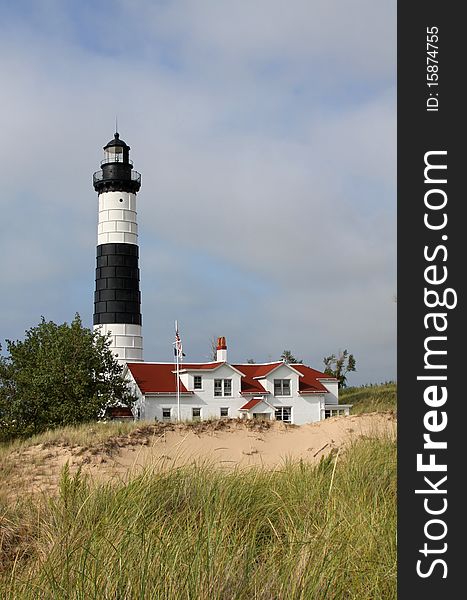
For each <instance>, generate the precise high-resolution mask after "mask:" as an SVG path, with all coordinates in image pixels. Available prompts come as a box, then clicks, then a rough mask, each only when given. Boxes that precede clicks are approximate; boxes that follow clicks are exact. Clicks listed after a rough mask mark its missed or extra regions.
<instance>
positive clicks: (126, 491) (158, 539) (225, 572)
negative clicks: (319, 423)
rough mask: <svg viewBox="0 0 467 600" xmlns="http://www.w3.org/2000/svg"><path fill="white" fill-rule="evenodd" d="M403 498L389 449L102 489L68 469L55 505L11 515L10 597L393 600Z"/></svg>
mask: <svg viewBox="0 0 467 600" xmlns="http://www.w3.org/2000/svg"><path fill="white" fill-rule="evenodd" d="M395 497H396V455H395V443H394V442H393V441H391V440H389V439H382V440H381V439H379V440H378V439H363V440H360V441H358V442H356V443H355V444H354V445H353V446H352V447H351V448H350V449H349V450H348V451H347V452H346V453H345V454H341V455H338V454H337V455H336V454H334V455H330V456H329V457H327V458H326V459H323V460H322V461H321V463H320V464H319V465H318V466H317V467H312V466H310V465H307V464H302V463H298V464H284V465H283V467H282V468H281V469H279V470H276V471H272V472H268V471H265V470H252V471H248V472H244V471H241V472H240V471H237V472H233V473H225V472H223V471H220V470H216V469H212V468H210V467H209V465H204V466H202V465H201V466H190V467H183V468H180V469H174V470H172V471H169V472H165V473H164V472H158V471H155V470H151V469H147V470H146V471H145V472H144V473H143V474H140V475H138V476H133V477H131V478H130V479H129V480H128V481H127V482H126V483H120V484H118V485H113V486H112V485H100V486H96V485H93V484H92V483H91V482H89V481H87V480H86V479H85V478H84V477H83V476H82V474H80V473H79V472H78V473H77V474H76V475H73V476H72V475H70V473H69V471H68V469H65V470H64V471H63V474H62V478H61V482H60V490H59V495H58V496H57V497H48V498H43V500H42V502H40V503H38V501H37V499H36V500H35V501H34V502H35V504H32V503H31V504H29V505H24V504H23V506H22V507H16V508H12V507H10V509H9V513H8V514H5V515H4V518H6V519H7V520H6V521H4V522H2V520H1V519H2V517H1V515H0V527H1V526H3V529H4V530H5V531H9V532H10V542H9V544H10V545H9V546H8V548H7V549H5V548H3V551H4V570H3V573H2V574H0V597H1V598H4V599H5V600H13V599H14V600H17V599H20V600H21V599H37V598H41V599H43V600H48V599H54V600H60V599H65V598H66V599H76V600H90V599H96V600H97V599H99V600H100V599H109V600H110V599H121V600H123V599H125V600H127V599H128V600H130V599H131V600H132V599H146V598H148V599H152V598H154V599H159V598H160V599H165V598H166V599H174V600H175V599H177V600H178V599H184V598H187V599H193V600H195V599H196V600H198V599H199V600H204V599H206V600H207V599H209V600H233V599H239V600H240V599H245V600H247V599H248V600H250V599H258V600H260V599H261V600H272V599H291V600H294V599H315V598H316V599H321V598H323V599H324V598H326V599H328V598H329V599H339V600H342V599H344V598H349V599H350V598H355V599H356V598H358V599H359V600H366V599H368V600H369V599H370V598H371V599H372V600H376V599H384V600H388V599H391V598H395V597H396V591H395V578H396V571H395V569H396V545H395V529H396V525H395V518H396V502H395ZM31 502H33V501H32V500H31ZM15 511H16V512H15ZM18 511H19V512H20V513H21V518H20V517H19V512H18ZM15 515H16V516H15ZM2 523H3V525H2ZM5 523H6V525H5ZM15 524H16V526H18V527H19V526H21V527H23V528H24V527H26V530H24V531H22V533H21V532H20V533H19V534H18V535H23V537H24V536H26V540H25V539H23V540H22V544H20V545H18V544H16V545H15V539H14V534H15V533H18V532H15V531H14V527H15ZM8 528H9V529H8ZM1 539H2V538H1V534H0V550H1ZM16 541H17V540H16ZM0 571H1V569H0Z"/></svg>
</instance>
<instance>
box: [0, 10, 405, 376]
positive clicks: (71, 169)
mask: <svg viewBox="0 0 467 600" xmlns="http://www.w3.org/2000/svg"><path fill="white" fill-rule="evenodd" d="M0 106H1V110H0V136H1V137H0V160H1V165H2V167H1V168H0V184H1V190H2V193H1V194H0V210H1V217H0V343H2V344H3V346H5V344H4V340H5V339H12V340H16V339H21V338H23V337H24V333H25V330H27V329H29V328H30V327H33V326H35V325H36V324H37V323H39V321H40V318H41V316H44V317H45V318H46V319H47V320H52V321H55V322H56V323H62V322H64V321H67V322H69V321H71V320H72V319H73V317H74V315H75V313H76V312H78V313H79V314H80V315H81V317H82V320H83V323H84V324H85V325H86V326H91V325H92V313H93V291H94V269H95V254H96V248H95V247H96V240H97V195H96V193H95V191H94V189H93V187H92V173H93V172H94V171H96V170H97V169H98V168H99V164H100V160H101V159H102V158H103V150H102V147H103V146H104V145H105V144H106V143H107V142H108V141H109V140H110V139H111V138H112V137H113V133H114V131H115V118H116V116H117V117H118V129H119V132H120V136H121V138H122V139H124V140H125V142H126V143H128V144H129V145H130V146H131V153H130V156H131V158H132V160H133V161H134V165H135V169H136V170H137V171H139V172H140V173H141V174H142V187H141V190H140V192H139V194H138V197H137V203H138V223H139V246H140V268H141V291H142V314H143V336H144V357H145V360H147V361H169V360H172V356H173V350H172V342H173V339H174V320H175V319H177V320H178V322H179V328H180V334H181V337H182V340H183V345H184V352H185V354H186V356H187V360H190V361H193V362H196V361H205V360H207V359H209V357H210V354H211V339H212V338H213V337H217V336H225V337H226V338H227V344H228V352H229V355H228V357H229V360H231V361H232V362H245V361H246V360H247V359H250V358H252V359H254V360H255V361H256V362H266V361H272V360H276V359H278V358H279V356H280V355H281V353H282V351H283V350H284V349H288V350H291V351H292V353H293V354H294V355H295V356H296V357H297V358H300V359H302V360H303V361H304V362H305V363H307V364H309V365H311V366H313V367H314V368H317V369H323V368H324V366H323V357H325V356H328V355H330V354H333V353H334V354H335V353H337V352H338V351H340V350H344V349H348V350H349V352H351V353H353V354H354V356H355V358H356V361H357V372H356V373H352V374H351V375H349V378H348V380H349V384H351V385H359V384H365V383H378V382H382V381H387V380H394V379H396V301H395V296H396V192H395V189H396V2H395V0H380V2H374V1H372V0H355V1H354V2H352V3H349V2H347V1H346V0H287V1H285V0H236V1H235V2H227V1H226V0H225V1H223V0H131V1H130V0H112V1H108V0H93V1H91V0H80V2H74V1H72V0H16V1H15V2H9V1H8V0H0ZM3 350H5V348H3Z"/></svg>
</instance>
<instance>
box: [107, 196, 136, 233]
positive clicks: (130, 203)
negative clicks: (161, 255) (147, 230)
mask: <svg viewBox="0 0 467 600" xmlns="http://www.w3.org/2000/svg"><path fill="white" fill-rule="evenodd" d="M97 243H98V244H109V243H120V244H137V243H138V224H137V222H136V194H133V193H131V192H102V194H99V223H98V226H97Z"/></svg>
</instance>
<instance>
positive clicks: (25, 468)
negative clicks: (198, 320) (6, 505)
mask: <svg viewBox="0 0 467 600" xmlns="http://www.w3.org/2000/svg"><path fill="white" fill-rule="evenodd" d="M248 425H249V426H246V425H245V424H243V423H239V422H237V421H225V422H222V421H221V422H218V424H216V423H208V424H204V423H198V424H196V425H195V426H191V425H183V424H182V425H170V426H168V427H167V426H164V425H162V424H159V425H154V426H146V427H142V428H140V429H136V430H135V431H134V432H132V433H131V434H130V435H128V436H120V437H114V438H110V439H109V440H108V441H107V442H105V443H103V444H98V445H95V446H90V447H80V446H74V447H70V446H64V445H48V446H44V445H40V446H31V447H29V448H26V449H20V450H16V451H13V452H12V453H11V457H10V459H11V460H12V461H14V469H12V471H11V477H10V481H11V489H12V490H15V495H16V493H18V492H19V491H20V490H22V491H24V492H26V491H33V492H37V491H42V490H47V489H48V490H50V489H54V488H56V486H57V483H58V479H59V476H60V470H61V468H62V467H63V465H64V464H65V463H66V462H67V461H68V462H69V465H70V468H71V471H72V472H73V471H75V470H76V469H77V468H78V467H79V466H81V468H82V470H83V473H88V474H90V475H91V476H92V477H93V478H95V479H96V480H110V479H115V478H118V479H120V478H126V477H127V476H128V475H129V474H131V473H134V472H135V471H137V470H139V469H141V468H142V467H145V466H148V465H155V466H157V467H158V468H163V469H164V468H174V467H177V466H180V465H184V464H189V463H193V462H209V463H210V464H212V465H213V466H215V467H218V468H225V469H232V468H248V467H252V466H262V467H264V468H268V469H274V468H280V467H281V466H283V465H284V463H285V462H286V461H287V460H288V459H290V460H300V459H301V460H304V461H307V462H312V463H313V462H318V461H319V460H320V459H321V457H322V456H325V455H327V454H328V453H329V452H331V451H332V450H333V449H338V448H345V446H346V445H348V444H349V443H350V442H351V441H352V440H355V439H358V438H359V437H361V436H374V435H390V436H395V435H396V420H395V416H394V414H392V413H370V414H362V415H353V416H349V417H334V418H331V419H326V420H325V421H322V422H321V423H314V424H309V425H302V426H300V427H297V426H286V425H283V424H282V423H276V422H273V423H268V424H262V423H261V422H254V423H252V422H250V423H249V424H248ZM12 493H13V492H12Z"/></svg>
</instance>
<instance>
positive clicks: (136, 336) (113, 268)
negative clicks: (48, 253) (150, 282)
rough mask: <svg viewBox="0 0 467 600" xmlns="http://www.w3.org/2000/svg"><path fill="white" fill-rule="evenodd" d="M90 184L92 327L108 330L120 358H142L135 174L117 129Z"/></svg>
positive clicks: (137, 180)
mask: <svg viewBox="0 0 467 600" xmlns="http://www.w3.org/2000/svg"><path fill="white" fill-rule="evenodd" d="M93 184H94V189H95V190H96V192H97V193H98V199H99V222H98V227H97V266H96V291H95V293H94V329H99V330H100V331H101V333H102V334H106V333H110V339H111V349H112V351H113V352H114V354H115V356H116V357H117V358H118V360H119V362H120V363H124V362H127V361H130V362H137V361H142V360H143V336H142V329H141V324H142V321H141V293H140V289H139V268H138V257H139V251H138V225H137V222H136V193H137V192H138V191H139V189H140V187H141V175H140V174H139V173H138V172H137V171H135V170H133V163H132V161H131V160H130V147H129V146H128V145H127V144H125V142H124V141H123V140H121V139H120V136H119V134H118V133H115V135H114V138H113V139H112V140H111V141H110V142H109V143H108V144H107V145H106V146H104V160H103V161H102V162H101V169H100V170H99V171H96V172H95V173H94V175H93Z"/></svg>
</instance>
